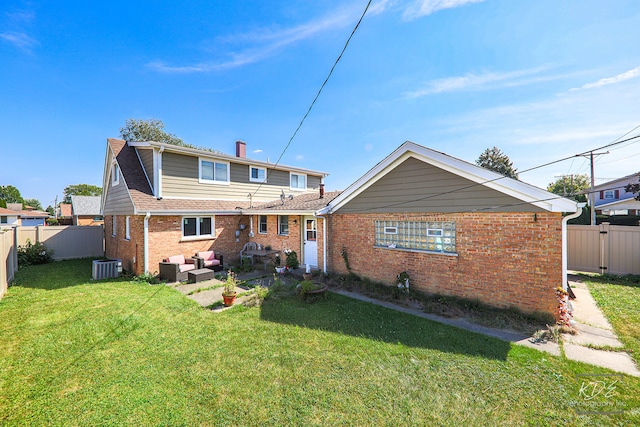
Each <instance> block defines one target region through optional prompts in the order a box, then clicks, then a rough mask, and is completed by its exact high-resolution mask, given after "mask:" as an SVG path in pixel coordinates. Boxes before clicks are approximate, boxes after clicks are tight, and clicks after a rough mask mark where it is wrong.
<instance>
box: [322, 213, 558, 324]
mask: <svg viewBox="0 0 640 427" xmlns="http://www.w3.org/2000/svg"><path fill="white" fill-rule="evenodd" d="M376 220H396V221H398V220H407V221H455V223H456V252H457V256H448V255H441V254H434V253H424V252H417V251H416V252H408V251H401V250H393V249H389V248H374V241H375V240H374V239H375V235H374V224H375V221H376ZM329 233H330V234H329V235H330V236H331V239H330V241H329V254H328V259H329V260H328V263H329V269H330V271H333V272H338V273H346V272H347V270H346V267H345V263H344V260H343V258H342V256H341V250H342V248H343V247H345V248H346V249H347V253H348V257H349V262H350V265H351V269H352V271H353V272H354V273H356V274H358V275H360V276H365V277H368V278H370V279H372V280H376V281H380V282H383V283H388V284H394V283H395V277H396V275H397V274H398V273H399V272H401V271H405V270H406V271H407V272H408V273H409V274H410V277H411V285H412V287H413V288H414V289H417V290H420V291H423V292H427V293H437V294H444V295H455V296H459V297H464V298H478V299H479V300H481V301H482V302H484V303H487V304H490V305H493V306H495V307H501V308H506V307H511V306H514V307H517V308H519V309H521V310H523V311H525V312H533V311H544V312H548V313H552V314H554V315H557V313H556V306H557V301H556V297H555V288H556V287H558V286H561V285H562V234H561V214H559V213H538V214H536V215H535V218H534V214H533V213H459V214H400V215H386V214H361V215H360V214H333V215H331V217H330V218H329Z"/></svg>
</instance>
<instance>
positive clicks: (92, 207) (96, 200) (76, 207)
mask: <svg viewBox="0 0 640 427" xmlns="http://www.w3.org/2000/svg"><path fill="white" fill-rule="evenodd" d="M100 199H101V197H100V196H71V205H72V206H73V214H74V215H93V216H96V215H100Z"/></svg>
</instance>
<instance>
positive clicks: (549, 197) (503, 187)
mask: <svg viewBox="0 0 640 427" xmlns="http://www.w3.org/2000/svg"><path fill="white" fill-rule="evenodd" d="M409 157H413V158H415V159H417V160H420V161H422V162H424V163H426V164H429V165H432V166H434V167H436V168H440V169H442V170H444V171H447V172H450V173H453V174H456V175H458V176H460V177H462V178H464V179H466V180H468V181H471V182H472V183H474V184H472V185H481V186H485V187H487V188H490V189H493V190H495V191H499V192H501V193H503V194H505V195H508V196H510V197H513V198H515V199H518V200H520V201H522V202H524V203H528V204H531V205H533V206H536V207H538V208H539V209H543V210H545V211H548V212H576V211H577V203H576V202H575V201H573V200H569V199H566V198H564V197H560V196H558V195H556V194H553V193H550V192H548V191H546V190H542V189H540V188H538V187H535V186H533V185H530V184H526V183H524V182H522V181H518V180H515V179H512V178H508V177H505V176H503V175H500V174H498V173H496V172H493V171H490V170H488V169H485V168H482V167H480V166H477V165H474V164H471V163H468V162H465V161H463V160H460V159H457V158H455V157H452V156H449V155H448V154H445V153H442V152H439V151H435V150H432V149H430V148H427V147H424V146H422V145H419V144H416V143H414V142H411V141H406V142H405V143H403V144H402V145H400V147H398V148H397V149H396V150H395V151H393V152H392V153H391V154H390V155H389V156H387V157H386V158H385V159H383V160H382V161H381V162H380V163H378V164H377V165H375V166H374V167H373V168H372V169H371V170H369V171H368V172H367V173H366V174H364V175H363V176H362V177H361V178H360V179H358V180H357V181H355V182H354V183H353V184H351V185H350V186H349V187H348V188H347V189H346V190H345V191H344V192H343V193H342V194H340V195H339V196H338V197H336V198H335V199H334V200H333V201H332V202H331V204H330V206H328V207H327V208H326V209H325V210H324V211H323V212H321V213H333V212H335V211H337V210H339V209H340V208H341V207H343V206H344V205H346V204H347V203H349V202H350V201H351V200H353V199H354V198H356V197H357V196H358V195H359V194H361V193H362V192H363V191H365V190H366V189H367V188H369V187H371V186H372V185H373V184H375V183H376V182H377V181H378V180H380V179H381V178H382V177H384V176H385V175H386V174H388V173H389V172H391V171H392V170H394V169H395V168H396V167H397V166H398V165H399V164H400V163H401V162H402V161H404V160H406V159H407V158H409Z"/></svg>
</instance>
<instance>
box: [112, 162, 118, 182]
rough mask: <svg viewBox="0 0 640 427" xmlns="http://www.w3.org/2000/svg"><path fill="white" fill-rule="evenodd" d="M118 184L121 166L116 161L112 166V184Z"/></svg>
mask: <svg viewBox="0 0 640 427" xmlns="http://www.w3.org/2000/svg"><path fill="white" fill-rule="evenodd" d="M118 184H120V166H118V164H117V163H114V164H113V165H112V166H111V185H112V186H116V185H118Z"/></svg>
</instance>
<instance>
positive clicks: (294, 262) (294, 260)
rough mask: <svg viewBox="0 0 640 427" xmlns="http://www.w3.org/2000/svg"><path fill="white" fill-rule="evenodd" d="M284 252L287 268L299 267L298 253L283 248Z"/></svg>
mask: <svg viewBox="0 0 640 427" xmlns="http://www.w3.org/2000/svg"><path fill="white" fill-rule="evenodd" d="M284 253H285V254H287V260H286V262H285V264H286V266H287V268H289V270H295V269H296V268H298V267H300V262H299V261H298V254H297V253H296V251H292V250H290V249H289V250H285V251H284Z"/></svg>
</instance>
